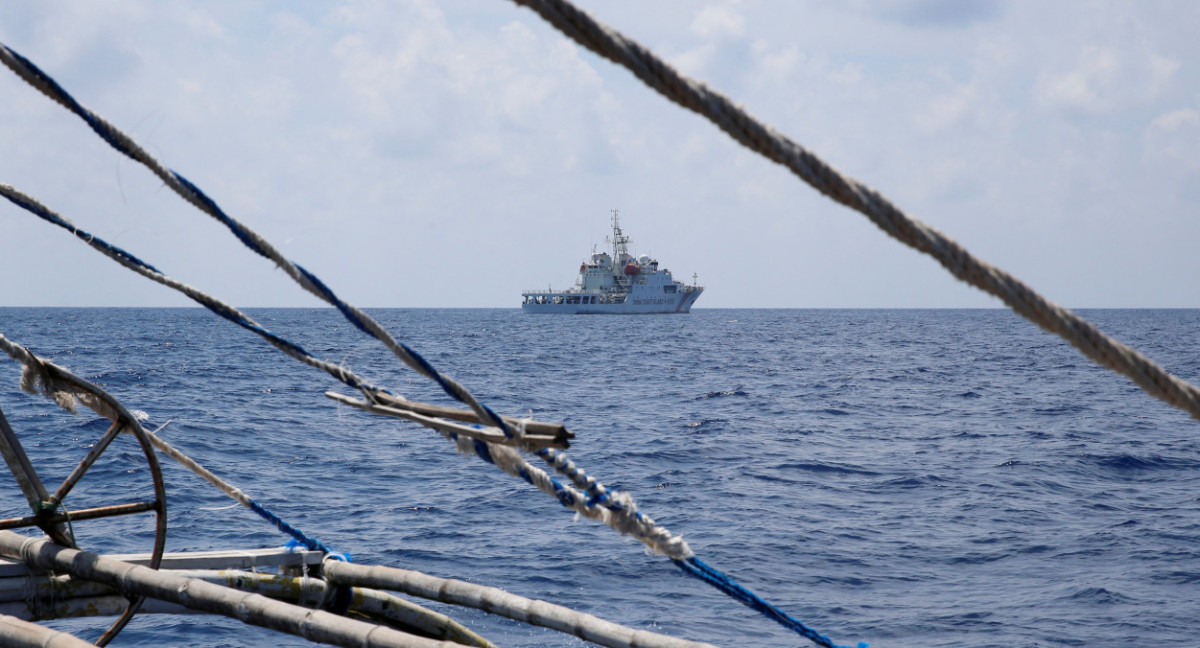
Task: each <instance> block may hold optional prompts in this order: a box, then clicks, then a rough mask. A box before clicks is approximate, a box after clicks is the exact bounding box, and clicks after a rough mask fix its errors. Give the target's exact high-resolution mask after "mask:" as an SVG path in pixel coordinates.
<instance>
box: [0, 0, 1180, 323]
mask: <svg viewBox="0 0 1200 648" xmlns="http://www.w3.org/2000/svg"><path fill="white" fill-rule="evenodd" d="M580 6H581V7H583V8H584V9H585V10H587V11H588V12H589V13H591V14H592V15H593V16H595V17H596V18H598V19H600V20H601V21H603V22H605V23H607V24H609V25H610V26H611V27H613V28H615V29H617V30H618V31H620V32H622V33H624V34H626V35H627V36H630V37H632V38H634V39H637V40H638V41H640V42H641V43H642V44H644V45H646V46H648V47H649V48H651V49H652V50H654V51H655V52H657V53H658V54H659V55H660V56H661V57H663V58H665V59H666V60H667V61H669V62H670V63H671V64H672V65H674V66H676V67H677V68H678V69H680V70H681V71H682V72H684V73H686V74H688V75H691V76H693V77H695V78H697V79H699V80H701V81H703V82H705V83H706V84H708V85H709V86H710V87H712V88H713V89H715V90H717V91H719V92H721V93H723V94H725V95H727V96H729V97H731V98H732V99H733V100H735V101H736V102H738V103H739V104H741V105H742V106H744V107H745V108H746V109H747V110H749V112H750V113H751V114H753V115H755V116H757V117H758V118H759V119H761V120H763V121H765V122H766V123H768V124H770V125H771V126H773V127H774V128H775V129H776V130H778V131H780V132H782V133H785V134H787V135H788V136H789V137H791V138H792V139H793V140H795V141H797V142H799V143H800V144H802V145H804V146H805V147H807V148H808V149H810V150H811V151H813V152H815V153H816V154H817V155H819V156H820V157H822V158H823V159H825V160H826V161H828V162H830V163H831V164H833V165H834V166H835V167H837V168H838V169H840V170H841V171H842V172H844V173H847V174H849V175H851V176H853V177H855V178H857V179H858V180H860V181H862V182H864V183H866V184H867V185H870V186H872V187H874V188H875V189H877V190H879V191H881V192H882V193H883V194H884V195H886V196H888V197H889V198H890V199H891V200H892V201H893V202H895V203H896V204H897V205H898V206H899V207H900V208H901V209H903V210H905V211H906V212H907V213H908V214H909V215H911V216H913V217H915V218H918V219H920V220H922V221H924V222H926V223H928V224H930V225H932V226H933V227H935V228H937V229H939V230H941V231H942V232H944V233H946V234H948V235H949V236H951V237H953V238H955V239H956V240H958V241H959V242H961V243H963V244H964V245H965V246H966V247H967V248H968V249H969V250H971V251H972V252H973V253H975V254H976V255H978V256H980V257H981V258H983V259H985V260H987V261H989V262H991V263H993V264H995V265H997V266H999V267H1001V268H1004V269H1005V270H1007V271H1009V272H1011V273H1012V274H1014V275H1015V276H1017V277H1019V278H1021V279H1022V280H1024V281H1026V282H1027V283H1028V284H1030V285H1031V286H1033V287H1034V288H1035V289H1037V290H1039V291H1040V292H1042V293H1043V294H1044V295H1046V296H1047V297H1048V298H1050V299H1051V300H1053V301H1056V302H1058V303H1061V304H1063V305H1065V306H1068V307H1071V308H1089V307H1112V308H1125V307H1129V308H1196V307H1200V281H1198V280H1197V278H1198V277H1200V253H1197V250H1196V243H1197V241H1200V42H1198V41H1197V40H1196V38H1195V35H1196V34H1198V33H1200V3H1196V2H1191V1H1186V2H1155V1H1147V0H1137V1H1129V2H1120V1H1113V2H1073V1H1069V0H1062V1H1056V2H1052V3H1047V2H1033V1H1020V2H1004V1H1000V0H976V1H959V0H878V1H872V2H868V1H865V0H836V1H835V0H806V1H798V2H778V1H777V2H756V1H751V0H744V1H735V0H729V1H715V2H692V1H687V2H684V1H676V0H662V1H656V2H650V3H647V2H641V1H632V0H607V1H603V2H602V1H600V0H588V1H585V2H581V3H580ZM0 42H3V43H4V44H5V45H7V46H8V47H10V48H12V49H14V50H15V51H17V52H19V53H21V54H22V55H24V56H26V57H27V58H29V59H30V60H32V61H33V62H35V63H36V64H37V65H38V66H40V67H41V68H42V69H43V70H45V71H46V72H47V73H49V74H50V75H51V76H53V77H54V78H55V79H57V80H58V81H59V83H60V84H62V85H63V87H65V88H66V89H67V90H68V91H69V92H71V93H72V94H73V95H74V96H75V97H76V99H78V100H79V101H80V102H81V103H82V104H84V105H85V106H88V107H89V108H91V109H92V110H94V111H95V112H97V113H98V114H100V115H102V116H103V117H105V118H106V119H108V120H109V121H110V122H112V123H113V124H115V125H116V126H118V127H119V128H121V129H122V130H124V131H126V132H127V133H129V134H130V135H132V136H133V138H134V139H135V140H136V141H138V142H139V143H141V144H142V145H143V146H144V147H146V149H147V150H149V151H150V152H151V153H152V154H154V155H155V156H157V157H158V158H159V159H160V160H161V161H162V162H163V163H164V164H166V165H167V166H168V167H170V168H172V169H174V170H176V171H178V172H179V173H181V174H182V175H184V176H186V177H187V178H189V179H190V180H191V181H192V182H194V183H195V184H196V185H198V186H199V187H201V188H203V189H204V190H205V191H206V192H207V193H208V194H209V195H210V196H211V197H212V198H213V199H214V200H216V202H217V203H218V204H220V205H221V206H222V207H223V208H224V209H225V211H226V212H228V213H229V214H230V215H232V216H234V217H235V218H237V219H239V220H241V221H242V222H244V223H246V224H247V225H249V226H250V227H252V228H254V229H255V230H257V231H259V232H260V233H261V234H263V235H264V236H266V238H267V239H269V240H271V241H272V242H273V243H274V244H275V245H276V246H277V247H278V248H279V249H281V250H282V251H283V252H284V254H286V255H287V256H289V258H291V259H292V260H293V261H295V262H297V263H299V264H300V265H303V266H304V267H306V268H307V269H309V270H311V271H312V272H314V273H315V274H316V275H317V276H319V277H321V278H322V279H323V280H324V281H325V282H326V283H327V284H328V285H329V286H331V287H332V288H333V289H334V290H335V291H336V292H337V293H338V294H339V295H341V296H342V297H343V298H344V299H346V300H347V301H349V302H351V303H353V304H355V305H358V306H362V307H514V308H515V307H517V306H518V305H519V303H520V300H521V291H522V290H528V289H536V288H545V287H547V286H554V287H555V288H565V287H568V286H570V285H571V284H572V283H573V282H574V280H575V277H576V273H577V269H578V266H579V263H580V262H581V261H582V260H583V259H584V258H585V257H586V256H588V255H589V254H590V253H591V251H592V249H593V247H594V246H597V245H599V246H600V247H601V248H603V246H604V242H605V237H606V236H607V235H608V234H609V231H610V224H609V221H610V213H611V210H614V209H617V210H620V215H621V222H622V225H623V227H624V230H625V232H626V233H627V234H628V235H629V236H630V237H631V238H632V240H633V244H632V249H633V251H635V253H637V254H643V253H646V254H651V255H652V256H654V257H656V258H657V259H659V261H660V262H661V264H662V266H663V267H666V268H668V269H670V270H671V271H672V272H673V273H674V274H675V275H676V277H677V278H680V279H685V280H686V281H687V282H688V283H691V282H692V280H693V273H694V274H695V275H696V277H697V280H698V282H699V283H700V284H701V285H703V286H705V287H706V292H705V293H704V295H703V296H702V297H701V298H700V300H699V301H698V302H697V304H696V308H697V309H701V308H757V307H762V308H907V307H915V308H928V307H932V308H958V307H964V308H975V307H1000V306H1001V304H1000V302H999V301H998V300H996V299H995V298H992V297H990V296H987V295H985V294H983V293H981V292H979V291H977V290H975V289H974V288H971V287H968V286H966V285H965V284H961V283H959V282H957V281H956V280H954V279H953V278H951V277H950V276H949V275H947V274H946V273H945V271H944V270H942V269H941V268H940V266H938V265H937V264H936V263H935V262H934V261H933V260H931V259H929V258H928V257H926V256H924V255H921V254H919V253H917V252H914V251H912V250H910V249H908V248H906V247H904V246H903V245H901V244H899V243H897V242H895V241H893V240H892V239H890V238H889V237H887V236H886V235H885V234H883V233H882V232H881V231H880V230H878V229H877V228H875V227H874V226H873V225H871V224H870V223H869V222H868V221H867V220H866V219H865V217H863V216H861V215H859V214H857V213H855V212H852V211H849V210H847V209H846V208H844V207H841V206H839V205H837V204H834V203H832V202H830V201H828V200H826V199H824V198H822V197H820V196H819V195H818V194H817V193H816V192H815V191H814V190H812V189H811V188H809V187H808V186H807V185H805V184H803V183H802V182H801V181H800V180H799V179H797V178H796V177H794V176H793V175H791V174H790V173H789V172H787V171H786V170H784V169H783V168H781V167H779V166H777V165H775V164H773V163H771V162H769V161H767V160H765V159H763V158H761V157H759V156H757V155H756V154H753V153H750V152H749V151H746V150H745V149H743V148H741V147H740V146H739V145H737V144H736V143H735V142H733V141H732V140H731V139H730V138H729V137H728V136H726V135H724V134H723V133H721V132H720V131H719V130H717V129H716V128H715V127H714V126H712V125H711V124H710V123H708V122H707V121H705V120H703V119H702V118H700V117H698V116H696V115H695V114H693V113H690V112H688V111H686V110H684V109H682V108H679V107H677V106H675V105H674V104H671V103H670V102H668V101H666V100H665V99H663V98H662V97H660V96H659V95H657V93H655V92H653V91H652V90H650V89H648V88H647V87H645V86H644V85H642V84H641V82H639V81H638V80H636V79H635V78H634V77H633V76H632V75H631V74H630V73H629V72H627V71H625V70H624V69H623V68H619V67H617V66H616V65H614V64H612V63H610V62H608V61H606V60H603V59H601V58H599V57H597V56H595V55H593V54H591V53H588V52H586V51H584V50H582V49H581V48H580V47H579V46H577V45H575V44H574V43H573V42H571V41H569V40H568V39H567V38H566V37H565V36H563V35H561V34H560V33H558V32H557V31H555V30H554V29H553V28H551V27H550V26H548V25H547V24H545V23H543V22H542V21H541V20H540V19H539V18H538V17H537V16H536V15H534V14H533V13H532V12H531V11H529V10H527V9H524V8H521V7H518V6H516V5H514V4H511V3H509V2H504V1H500V0H461V1H460V0H447V1H444V2H432V1H417V0H387V1H383V0H379V1H364V2H315V1H314V2H255V3H245V2H232V1H227V2H211V1H205V2H187V1H183V0H180V1H177V2H170V3H161V2H150V1H140V0H119V1H110V0H86V1H83V0H78V1H68V0H63V1H56V2H52V3H47V2H40V1H34V0H9V1H7V2H4V3H2V4H0ZM0 183H5V184H10V185H12V186H14V187H16V188H17V189H19V190H21V191H23V192H25V193H28V194H30V195H32V196H34V197H36V198H38V199H39V200H41V201H42V202H43V203H45V204H46V205H48V206H49V207H51V208H52V209H54V210H55V211H57V212H58V213H60V214H61V215H62V216H64V217H66V218H67V219H69V220H71V221H72V222H73V223H75V224H76V225H77V226H79V227H80V228H82V229H85V230H88V231H91V232H92V233H94V234H95V235H97V236H99V237H101V238H104V239H106V240H108V241H110V242H112V243H114V244H117V245H119V246H122V247H124V248H126V249H127V250H128V251H130V252H131V253H133V254H134V255H136V256H138V257H140V258H142V259H144V260H146V261H147V262H149V263H151V264H153V265H155V266H156V267H158V268H159V269H160V270H162V271H164V272H165V273H166V274H168V275H170V276H172V277H174V278H176V279H179V280H180V281H183V282H185V283H188V284H191V285H193V286H196V287H197V288H200V289H201V290H204V291H207V292H209V293H211V294H213V295H214V296H216V297H218V298H220V299H223V300H225V301H227V302H229V303H232V304H234V305H236V306H239V307H265V306H298V307H313V306H318V305H320V304H319V302H317V301H316V299H315V298H314V297H312V296H310V295H308V294H307V293H305V292H304V291H303V290H302V289H300V288H299V287H298V286H296V285H294V284H292V283H291V282H290V281H289V280H288V279H287V278H286V277H285V276H284V275H283V273H282V272H280V271H279V270H278V269H277V268H275V267H274V265H273V264H272V263H270V262H269V261H266V260H265V259H262V258H261V257H258V256H257V255H255V254H253V253H252V252H250V251H249V250H247V249H245V248H244V247H242V246H241V244H240V243H238V242H237V240H236V239H235V238H234V237H233V236H232V235H231V234H230V233H229V232H228V231H227V230H225V229H224V228H223V227H222V226H221V225H220V224H218V223H217V222H215V221H213V220H212V219H210V218H209V217H207V216H205V215H203V214H202V213H200V212H199V211H197V210H196V209H194V208H192V207H191V206H189V205H187V204H186V203H184V202H183V201H182V200H181V199H179V198H178V197H177V196H175V195H174V194H173V193H172V192H170V191H169V190H168V189H166V188H165V187H164V186H163V185H162V183H161V182H160V181H158V180H157V179H156V178H154V177H153V176H152V175H151V174H150V172H149V171H147V170H146V169H144V168H143V167H141V166H140V165H138V164H136V163H134V162H132V161H130V160H129V159H127V158H125V157H123V156H122V155H120V154H118V153H117V152H115V151H114V150H112V149H111V148H109V147H108V145H107V144H104V143H103V142H102V141H101V140H100V139H99V138H98V137H96V136H95V135H94V134H92V133H91V131H90V130H89V129H88V128H87V126H86V125H85V124H84V123H83V122H82V121H81V120H80V119H79V118H77V117H75V116H73V115H71V114H70V113H68V112H67V111H65V110H64V109H62V108H61V107H59V106H57V105H56V104H54V103H53V102H51V101H50V100H49V99H47V98H45V97H44V96H42V95H41V94H40V93H38V92H37V91H35V90H34V89H32V88H31V87H29V86H27V85H26V84H25V83H24V82H23V81H21V80H20V79H18V78H17V77H16V75H14V74H12V73H11V72H10V71H8V70H7V69H0ZM0 227H2V228H3V230H2V231H3V234H0V276H3V278H4V281H3V282H0V306H189V305H192V302H190V301H189V300H187V299H186V298H184V297H182V296H180V295H178V294H177V293H174V292H173V291H170V290H169V289H167V288H165V287H162V286H159V285H157V284H153V283H151V282H149V281H147V280H146V279H143V278H141V277H138V276H136V275H134V274H133V273H131V272H129V271H127V270H125V269H123V268H121V267H119V266H117V265H116V264H115V263H113V262H111V261H109V260H108V259H106V258H104V257H102V256H101V255H99V254H98V253H96V252H94V251H92V250H91V249H89V248H88V247H87V246H85V245H84V244H83V243H81V242H79V241H78V240H76V239H74V238H73V237H71V236H70V235H69V234H67V233H65V232H64V231H62V230H60V229H58V228H55V227H52V226H50V225H48V224H45V223H43V222H41V221H39V220H37V219H36V218H34V217H33V216H31V215H29V214H27V213H26V212H24V211H23V210H20V209H19V208H17V207H15V206H12V205H10V204H9V203H7V202H3V204H0Z"/></svg>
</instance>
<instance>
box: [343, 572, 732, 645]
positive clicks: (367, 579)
mask: <svg viewBox="0 0 1200 648" xmlns="http://www.w3.org/2000/svg"><path fill="white" fill-rule="evenodd" d="M321 568H322V570H323V572H324V576H325V580H326V581H328V582H329V583H331V584H335V585H354V586H357V587H372V588H375V589H386V590H392V591H396V592H404V593H405V594H411V595H413V596H420V597H422V598H427V599H431V600H434V601H441V602H443V603H453V604H455V605H464V606H467V607H472V608H476V609H478V610H483V611H484V612H488V613H490V614H496V615H499V616H503V617H507V618H509V619H513V620H515V621H521V622H524V623H529V624H532V625H537V626H542V627H544V628H550V629H553V630H558V631H559V632H565V633H567V634H572V635H575V636H576V637H579V638H580V639H584V640H586V641H590V642H592V643H597V644H600V645H601V646H607V647H608V648H715V646H713V645H712V644H707V643H701V642H697V641H688V640H687V639H679V638H676V637H669V636H667V635H663V634H658V633H656V632H649V631H646V630H635V629H633V628H628V627H625V626H622V625H618V624H616V623H613V622H611V621H605V620H604V619H601V618H599V617H595V616H592V615H590V614H585V613H583V612H576V611H575V610H572V609H569V608H565V607H562V606H561V605H555V604H553V603H548V602H546V601H539V600H536V599H528V598H525V597H522V596H517V595H516V594H511V593H509V592H505V591H504V590H502V589H498V588H495V587H486V586H483V585H475V584H473V583H466V582H463V581H460V580H452V579H447V578H437V577H435V576H430V575H428V574H423V573H421V572H417V571H412V570H408V569H398V568H395V567H371V566H367V565H357V564H354V563H346V562H338V561H334V560H326V561H325V562H324V563H323V564H322V566H321Z"/></svg>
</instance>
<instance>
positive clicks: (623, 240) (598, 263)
mask: <svg viewBox="0 0 1200 648" xmlns="http://www.w3.org/2000/svg"><path fill="white" fill-rule="evenodd" d="M608 242H609V243H610V244H612V253H611V254H609V253H608V252H596V251H595V249H594V248H593V250H592V256H591V257H589V258H588V259H587V260H585V261H584V262H583V263H581V264H580V265H579V278H578V279H576V280H575V285H574V286H573V287H571V288H568V289H566V290H553V289H548V290H528V291H525V292H523V293H521V296H522V298H523V299H522V302H521V310H523V311H524V312H526V313H558V314H563V315H592V314H613V315H633V314H650V313H687V312H689V311H691V309H692V304H694V303H696V300H697V299H698V298H699V297H700V293H702V292H704V287H703V286H698V285H696V275H692V285H690V286H689V285H687V284H684V283H682V282H679V281H676V280H675V278H674V277H672V276H671V271H670V270H667V269H666V268H661V269H660V268H659V266H658V260H656V259H654V258H651V257H650V255H648V254H643V255H641V256H638V257H634V256H633V255H631V254H630V253H629V243H630V240H629V237H628V236H626V235H625V233H624V232H622V231H621V220H620V215H619V214H618V211H617V210H615V209H614V210H613V212H612V237H611V238H610V239H609V241H608Z"/></svg>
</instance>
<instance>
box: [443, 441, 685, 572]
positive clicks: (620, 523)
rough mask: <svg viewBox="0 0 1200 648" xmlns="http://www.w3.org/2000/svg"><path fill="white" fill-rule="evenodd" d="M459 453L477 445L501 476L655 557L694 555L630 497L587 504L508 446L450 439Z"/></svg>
mask: <svg viewBox="0 0 1200 648" xmlns="http://www.w3.org/2000/svg"><path fill="white" fill-rule="evenodd" d="M444 436H445V437H446V438H447V439H451V440H452V441H454V442H455V447H456V448H457V449H458V451H459V452H460V453H462V454H465V455H474V454H478V449H477V446H476V444H477V443H478V444H482V445H484V446H485V447H486V449H487V453H488V455H489V458H490V460H491V461H492V462H493V463H495V464H496V466H497V467H498V468H500V469H501V470H503V471H504V472H506V473H508V474H510V475H513V476H515V477H520V478H522V479H525V480H526V481H528V482H529V483H531V484H533V485H534V486H535V487H536V488H537V489H538V490H540V491H542V492H543V493H546V494H547V495H550V496H551V497H554V498H556V499H558V501H559V502H560V503H561V504H562V505H563V506H565V507H567V508H570V509H571V510H573V511H575V512H576V513H577V514H579V515H581V516H583V517H586V518H588V519H591V520H599V521H601V522H603V523H604V524H605V525H607V526H608V527H610V528H612V529H613V530H615V531H618V532H620V533H621V534H623V535H631V536H633V537H635V538H637V539H638V540H640V541H641V542H642V543H643V544H645V545H646V546H647V547H649V548H650V549H651V550H652V551H653V552H654V553H657V554H662V555H664V556H667V557H668V558H672V559H674V560H687V559H688V558H691V557H692V556H693V555H694V554H693V553H692V550H691V548H690V547H688V544H687V542H685V541H684V539H683V536H676V535H672V534H671V532H670V531H668V530H667V529H665V528H663V527H662V526H659V525H658V524H657V523H656V522H655V521H654V519H653V518H651V517H650V516H648V515H645V514H640V513H639V512H638V509H637V504H636V503H634V501H633V496H631V495H630V494H629V493H625V492H621V491H606V492H607V493H608V501H609V502H610V504H609V505H604V504H599V503H596V504H589V501H591V499H590V498H589V496H588V494H587V493H584V492H582V491H579V490H577V489H575V488H572V487H570V486H564V485H562V484H557V483H556V482H555V480H553V479H552V478H551V477H550V475H549V474H547V473H546V471H544V470H542V469H541V468H538V467H537V466H534V465H533V464H531V463H529V462H528V461H526V460H525V458H524V457H522V456H521V454H520V453H519V452H517V451H516V450H514V449H513V448H510V447H508V446H503V445H497V444H494V443H484V442H482V441H476V440H474V439H468V438H465V437H452V436H451V435H449V434H444Z"/></svg>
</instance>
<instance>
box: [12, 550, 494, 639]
mask: <svg viewBox="0 0 1200 648" xmlns="http://www.w3.org/2000/svg"><path fill="white" fill-rule="evenodd" d="M170 573H172V574H175V575H177V576H182V577H184V578H194V579H196V580H202V581H206V582H209V583H216V584H218V585H224V586H225V587H231V588H234V589H237V590H240V591H243V592H252V593H255V594H262V595H263V596H267V597H270V598H272V599H275V600H278V601H285V602H287V603H293V604H297V605H302V606H304V607H309V608H311V607H317V606H319V605H320V604H321V603H322V602H323V601H324V600H325V598H326V592H327V591H328V589H329V586H328V585H327V584H326V583H325V581H323V580H320V579H318V578H311V577H307V576H282V575H279V574H264V573H259V572H248V571H242V570H239V569H221V570H215V569H189V570H171V571H170ZM122 602H124V603H125V604H127V603H128V602H127V601H125V599H124V598H122V597H120V596H117V595H116V590H115V589H113V588H112V587H110V586H108V585H104V584H102V583H97V582H94V581H83V580H77V579H74V578H71V577H70V576H55V575H53V574H30V575H28V576H26V577H24V578H0V614H4V613H7V614H11V615H13V616H15V617H18V618H20V619H24V620H27V621H42V620H48V619H63V618H70V617H80V616H106V615H112V614H119V613H120V612H121V610H122V609H124V605H121V603H122ZM110 603H111V604H110ZM114 605H115V606H117V607H115V609H114V607H113V606H114ZM145 611H146V612H156V611H159V612H166V613H172V614H185V613H188V612H192V610H188V609H187V608H180V607H179V606H176V605H173V604H165V605H158V606H151V607H148V608H146V609H145ZM349 611H350V612H355V613H357V614H359V615H361V616H364V617H367V618H369V619H371V620H378V622H381V623H383V624H384V625H388V626H391V627H393V628H397V629H400V630H403V631H414V632H416V633H418V634H420V635H421V636H425V637H433V638H435V639H444V640H446V641H453V642H455V643H459V644H462V645H464V646H474V647H475V648H496V646H495V645H494V644H492V643H491V642H490V641H488V640H487V639H484V638H483V637H481V636H479V635H478V634H475V633H474V632H472V631H470V630H469V629H467V628H466V627H465V626H463V625H462V624H460V623H459V622H457V621H455V620H454V619H452V618H450V617H448V616H446V615H444V614H441V613H439V612H434V611H433V610H430V609H428V608H426V607H423V606H421V605H417V604H416V603H413V602H412V601H409V600H406V599H402V598H399V597H397V596H393V595H391V594H388V593H386V592H380V591H377V590H372V589H367V588H362V587H355V588H352V591H351V597H350V607H349ZM0 645H3V644H0Z"/></svg>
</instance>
